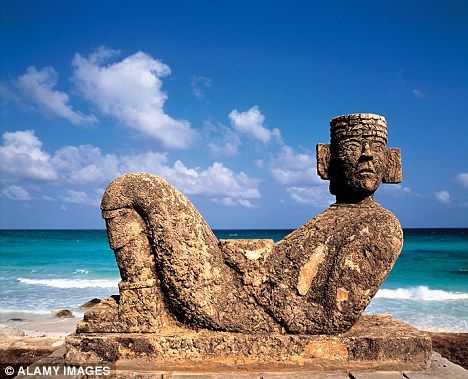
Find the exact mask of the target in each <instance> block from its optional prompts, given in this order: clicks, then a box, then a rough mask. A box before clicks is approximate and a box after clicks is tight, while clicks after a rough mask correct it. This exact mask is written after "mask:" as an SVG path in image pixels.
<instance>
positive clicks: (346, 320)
mask: <svg viewBox="0 0 468 379" xmlns="http://www.w3.org/2000/svg"><path fill="white" fill-rule="evenodd" d="M385 212H388V211H385ZM374 221H375V220H374ZM362 225H363V226H361V227H360V228H359V229H357V230H356V231H355V236H356V237H355V238H353V239H352V240H351V241H348V242H346V243H345V244H343V245H342V246H341V248H339V249H338V251H337V255H336V261H335V265H334V267H333V268H332V270H331V272H330V276H329V280H328V283H327V287H326V289H325V291H326V293H327V301H326V304H325V308H326V313H327V314H329V317H330V318H331V319H333V320H334V324H336V325H340V328H342V329H343V330H338V331H345V330H347V329H348V328H349V327H351V326H352V325H353V324H354V323H355V322H356V321H357V319H358V318H359V317H360V315H361V314H362V312H363V311H364V310H365V308H366V306H367V305H368V304H369V302H370V300H371V299H372V298H373V297H374V295H375V294H376V293H377V291H378V289H379V288H380V286H381V285H382V283H383V281H384V280H385V278H386V277H387V276H388V274H389V272H390V270H391V269H392V267H393V265H394V263H395V261H396V259H397V258H398V256H399V254H400V251H401V248H402V244H403V232H402V229H401V226H400V223H399V222H398V220H397V219H396V217H395V216H394V215H393V214H391V213H390V212H388V213H387V214H386V219H385V221H382V222H374V223H373V222H369V223H363V224H362Z"/></svg>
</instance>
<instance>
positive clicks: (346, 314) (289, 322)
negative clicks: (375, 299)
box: [230, 204, 402, 333]
mask: <svg viewBox="0 0 468 379" xmlns="http://www.w3.org/2000/svg"><path fill="white" fill-rule="evenodd" d="M233 243H235V242H234V241H233V242H231V243H230V244H231V245H232V244H233ZM265 243H266V242H264V244H265ZM244 244H245V242H244ZM267 245H268V243H266V245H265V246H267ZM401 246H402V231H401V227H400V224H399V222H398V220H397V219H396V217H395V216H394V215H393V214H392V213H391V212H389V211H388V210H386V209H384V208H382V207H381V206H379V205H377V204H373V205H371V206H357V205H333V206H331V207H330V208H328V209H327V210H326V211H324V212H322V213H320V214H319V215H317V216H316V217H315V218H313V219H312V220H310V221H309V222H307V223H306V224H304V225H303V226H301V227H300V228H298V229H297V230H295V231H294V232H292V233H291V234H289V235H288V236H286V237H285V238H284V239H283V240H281V241H279V242H278V243H276V244H274V245H273V244H271V245H270V249H271V250H270V251H269V252H264V253H263V255H262V257H261V259H257V260H250V261H248V260H245V259H244V261H242V262H240V264H239V265H238V269H240V270H241V271H242V272H243V274H244V278H247V280H246V284H247V285H251V287H252V292H253V293H254V294H255V296H256V298H257V301H258V302H259V303H260V304H262V306H264V307H265V308H266V309H268V310H269V313H270V314H273V315H274V317H275V318H276V319H277V320H278V321H279V322H280V323H281V324H282V325H283V326H284V327H285V328H286V329H287V330H289V331H292V332H322V333H329V332H332V331H333V332H337V331H344V330H346V329H347V328H348V327H349V326H351V325H352V324H353V323H354V321H355V320H356V319H357V317H359V316H360V314H361V313H362V311H363V310H364V309H365V307H366V306H367V305H368V303H369V301H370V300H371V298H372V296H373V295H374V294H375V293H376V292H377V290H378V288H379V287H380V285H381V284H382V282H383V280H384V279H385V277H386V276H387V274H388V272H389V271H390V269H391V267H392V266H393V263H394V262H395V260H396V258H397V257H398V254H399V252H400V250H401ZM240 251H244V252H245V248H243V249H240ZM251 278H254V280H252V279H251ZM249 280H250V283H249Z"/></svg>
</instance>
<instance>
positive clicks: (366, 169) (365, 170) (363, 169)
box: [357, 167, 375, 174]
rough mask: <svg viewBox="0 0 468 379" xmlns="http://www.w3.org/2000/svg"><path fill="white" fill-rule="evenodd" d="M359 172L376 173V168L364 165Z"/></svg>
mask: <svg viewBox="0 0 468 379" xmlns="http://www.w3.org/2000/svg"><path fill="white" fill-rule="evenodd" d="M357 173H358V174H375V170H374V169H373V168H371V167H363V168H361V169H360V170H358V172H357Z"/></svg>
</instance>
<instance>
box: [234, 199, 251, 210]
mask: <svg viewBox="0 0 468 379" xmlns="http://www.w3.org/2000/svg"><path fill="white" fill-rule="evenodd" d="M237 202H238V203H239V205H242V206H243V207H246V208H254V205H253V204H252V203H251V202H250V201H249V200H246V199H238V200H237Z"/></svg>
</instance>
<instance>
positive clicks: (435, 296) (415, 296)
mask: <svg viewBox="0 0 468 379" xmlns="http://www.w3.org/2000/svg"><path fill="white" fill-rule="evenodd" d="M375 297H376V298H382V299H402V300H423V301H445V300H464V299H468V293H463V292H450V291H444V290H437V289H434V290H433V289H430V288H429V287H427V286H418V287H410V288H396V289H386V288H381V289H380V290H379V291H378V292H377V294H376V295H375Z"/></svg>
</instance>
